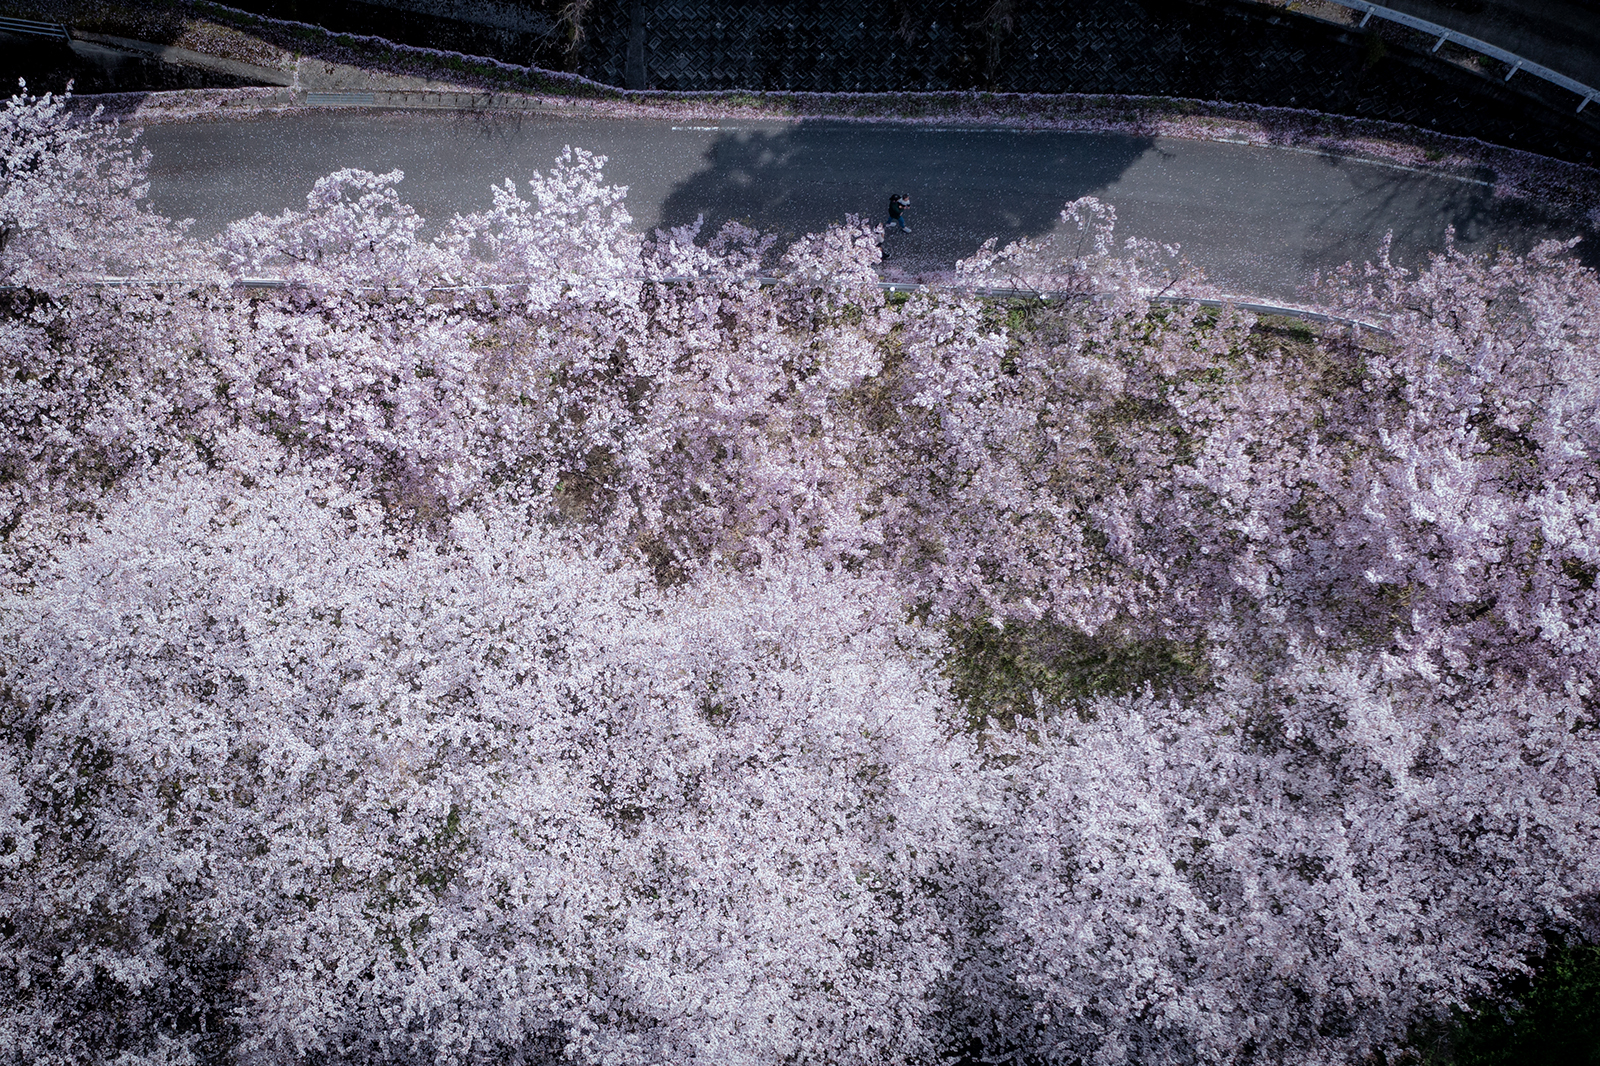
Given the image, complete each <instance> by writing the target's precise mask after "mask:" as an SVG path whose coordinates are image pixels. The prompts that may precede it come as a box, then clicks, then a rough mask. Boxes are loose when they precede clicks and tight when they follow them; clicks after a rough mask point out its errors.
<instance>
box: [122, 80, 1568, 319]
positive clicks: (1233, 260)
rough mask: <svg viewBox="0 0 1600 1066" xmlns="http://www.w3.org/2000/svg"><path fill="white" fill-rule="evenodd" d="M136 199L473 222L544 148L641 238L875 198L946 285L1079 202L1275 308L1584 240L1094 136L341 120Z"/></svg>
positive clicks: (232, 146) (1224, 151)
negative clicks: (1457, 261)
mask: <svg viewBox="0 0 1600 1066" xmlns="http://www.w3.org/2000/svg"><path fill="white" fill-rule="evenodd" d="M143 143H144V144H145V145H146V146H147V147H149V148H150V149H151V151H152V156H153V157H152V160H151V172H150V176H151V183H150V202H151V204H152V205H153V206H154V207H155V209H156V210H158V211H161V212H162V213H164V214H168V215H171V216H174V217H179V218H184V217H192V218H194V219H196V228H195V232H196V233H197V234H198V235H207V234H211V233H215V232H218V231H219V230H221V229H222V228H223V227H224V226H225V225H226V223H227V222H228V221H230V220H232V219H235V218H241V217H245V216H247V215H249V214H251V213H253V212H256V211H265V212H268V213H276V212H278V211H281V210H283V209H284V208H287V207H303V206H304V203H305V199H304V197H305V194H306V192H307V191H309V190H310V188H311V185H312V183H313V182H314V181H315V180H316V179H317V178H318V177H321V176H322V175H324V174H327V173H329V172H330V171H333V170H337V169H339V168H341V167H362V168H366V169H369V170H374V171H380V172H381V171H387V170H392V169H394V168H396V167H398V168H400V169H402V170H403V171H405V175H406V177H405V180H404V182H403V183H402V184H401V186H400V192H401V195H402V196H403V197H404V198H405V199H406V200H407V201H408V202H409V203H411V204H412V205H413V206H414V207H415V208H416V209H417V210H418V211H419V212H420V213H421V214H422V215H424V216H425V217H426V218H428V219H429V220H430V221H431V222H434V223H442V222H443V221H445V220H447V219H448V218H449V217H450V215H451V214H453V213H456V212H463V213H464V212H470V211H475V210H481V209H483V208H486V207H488V206H489V205H490V204H491V202H492V200H491V196H490V192H489V186H491V185H495V184H499V183H501V182H502V181H503V180H504V179H505V178H507V177H510V178H513V179H515V180H517V181H518V182H519V183H520V182H522V181H524V180H525V179H526V178H527V177H528V176H530V175H531V174H532V173H533V172H534V171H536V170H545V169H548V168H549V166H550V164H551V163H552V162H553V161H554V159H555V157H556V156H557V155H558V154H559V153H560V151H561V149H562V147H563V146H564V145H568V144H570V145H573V146H574V147H582V148H587V149H590V150H591V151H595V152H597V153H600V154H603V155H605V156H607V157H608V158H609V162H608V164H607V166H606V174H607V176H608V177H609V179H610V180H612V181H614V182H616V183H618V184H623V185H627V186H628V189H629V192H628V200H627V203H628V208H629V211H630V212H631V214H632V215H633V218H634V223H635V225H636V226H638V227H639V228H640V229H641V230H642V231H645V232H648V231H649V230H651V229H654V228H656V227H663V226H674V225H681V224H683V223H686V222H692V221H693V220H694V219H695V217H696V216H697V215H699V214H704V215H705V216H706V221H707V228H706V230H705V233H706V235H708V236H709V234H710V233H713V232H715V229H716V227H717V226H718V225H720V224H721V222H722V221H723V220H726V219H739V220H741V221H745V222H748V223H749V224H751V225H754V226H756V227H757V228H759V229H762V230H764V231H768V232H776V233H778V234H779V235H780V236H784V237H787V236H793V235H797V234H801V233H806V232H813V231H817V230H820V229H822V228H824V227H825V226H826V225H827V224H828V223H829V222H831V221H835V220H842V219H843V218H844V216H845V215H846V214H847V213H852V212H853V213H858V214H862V215H865V216H868V217H870V218H871V219H872V220H873V221H882V212H883V207H884V205H885V204H886V203H887V200H888V196H889V193H890V192H893V191H904V192H906V193H908V194H910V195H911V197H912V200H913V204H912V207H911V209H910V210H909V211H908V212H907V215H906V221H907V223H908V224H909V225H910V227H911V229H912V232H911V233H910V234H909V235H902V234H900V233H898V232H895V233H891V234H890V235H889V236H888V238H887V244H886V250H887V252H888V255H889V256H890V259H891V262H892V263H893V265H894V266H896V267H898V268H900V269H901V270H904V271H907V272H910V273H915V272H918V271H927V270H941V269H948V268H949V267H950V266H951V265H952V264H953V263H954V262H955V261H956V260H957V259H959V258H961V257H963V256H966V255H969V254H971V252H972V251H973V250H974V249H976V248H977V247H978V246H979V245H980V244H981V243H982V242H983V240H984V239H985V238H987V237H991V236H994V237H999V238H1000V239H1001V243H1002V244H1004V243H1005V242H1006V241H1008V240H1012V239H1015V238H1017V237H1019V236H1023V235H1025V234H1026V235H1039V234H1042V233H1044V232H1047V231H1048V230H1050V229H1051V228H1052V227H1053V226H1055V225H1059V222H1058V221H1057V219H1058V214H1059V212H1060V210H1061V206H1062V204H1063V203H1065V202H1066V201H1069V200H1072V199H1074V198H1076V197H1079V196H1085V195H1093V196H1098V197H1100V198H1101V199H1102V200H1105V201H1107V202H1109V203H1111V204H1113V205H1114V206H1115V207H1116V209H1117V215H1118V227H1117V232H1118V234H1119V236H1141V237H1151V238H1155V239H1159V240H1162V241H1165V242H1168V243H1173V242H1176V243H1181V244H1182V246H1183V248H1184V251H1185V253H1186V254H1187V255H1189V257H1190V258H1191V259H1192V260H1193V261H1194V262H1195V263H1197V264H1198V265H1200V266H1201V268H1202V269H1203V270H1204V271H1205V272H1206V275H1207V277H1208V278H1209V279H1210V280H1211V281H1213V282H1215V283H1217V284H1218V285H1220V286H1221V287H1222V288H1223V289H1224V290H1225V291H1228V292H1232V293H1235V294H1239V295H1250V296H1257V297H1262V298H1273V299H1292V298H1294V297H1295V296H1296V293H1297V289H1298V287H1299V286H1300V285H1301V284H1302V283H1303V282H1305V281H1306V280H1307V279H1308V278H1309V277H1310V275H1311V273H1312V272H1313V271H1315V270H1319V269H1328V268H1331V267H1334V266H1337V265H1339V264H1341V263H1343V262H1345V261H1347V260H1354V261H1356V262H1358V263H1359V262H1361V261H1362V260H1363V259H1367V258H1371V257H1373V256H1374V255H1375V253H1376V249H1377V247H1378V243H1379V241H1380V239H1381V238H1382V236H1383V234H1384V232H1385V231H1387V230H1393V231H1394V234H1395V249H1396V256H1395V257H1396V259H1397V260H1398V261H1400V262H1402V263H1405V264H1407V265H1410V264H1413V263H1417V262H1420V261H1422V260H1423V257H1424V256H1425V253H1426V252H1428V251H1431V250H1437V249H1438V248H1440V247H1441V246H1442V243H1443V235H1444V230H1445V227H1446V226H1447V225H1452V224H1453V225H1454V226H1455V227H1456V231H1457V240H1458V243H1460V244H1461V245H1462V246H1463V247H1465V248H1468V249H1493V248H1494V247H1495V246H1497V245H1501V244H1503V245H1506V246H1509V247H1511V248H1513V249H1516V250H1522V249H1525V248H1527V247H1528V246H1529V245H1530V244H1531V243H1532V242H1534V241H1535V240H1538V239H1541V238H1544V237H1552V236H1553V237H1568V236H1572V235H1573V234H1575V233H1585V235H1586V236H1588V237H1589V238H1590V239H1589V240H1588V241H1587V242H1586V244H1587V246H1588V247H1587V248H1585V249H1583V250H1584V252H1585V253H1586V254H1585V258H1586V259H1587V260H1588V261H1589V262H1590V263H1591V265H1595V264H1596V263H1600V240H1597V239H1595V235H1594V234H1593V233H1589V232H1588V231H1587V230H1586V229H1584V228H1580V226H1579V225H1578V224H1577V223H1575V222H1573V221H1570V220H1566V219H1562V218H1559V217H1553V216H1551V215H1549V214H1547V213H1545V212H1544V211H1542V210H1540V209H1538V208H1536V207H1534V206H1532V205H1529V204H1526V203H1522V202H1517V201H1506V200H1496V199H1495V198H1494V197H1493V196H1492V194H1491V191H1490V189H1489V188H1488V186H1487V185H1486V184H1483V183H1482V182H1477V181H1471V180H1461V179H1454V178H1448V177H1441V176H1435V175H1425V174H1421V173H1417V172H1414V171H1409V170H1406V169H1403V168H1397V167H1393V166H1387V165H1382V164H1376V163H1370V162H1361V161H1357V160H1352V159H1348V158H1340V157H1335V156H1329V155H1323V154H1319V153H1315V152H1307V151H1296V150H1288V149H1278V148H1262V147H1254V146H1249V145H1237V144H1227V143H1216V142H1206V141H1185V140H1177V139H1170V138H1154V139H1151V138H1144V137H1137V136H1126V135H1120V134H1106V133H1068V132H1056V131H1041V132H1019V131H1015V130H1000V129H995V130H980V129H970V128H966V129H963V128H930V127H917V126H910V125H894V124H872V125H868V124H861V123H844V122H817V121H806V122H787V123H785V122H761V123H742V122H717V121H698V122H688V121H682V122H668V121H662V120H651V121H642V120H619V119H604V118H583V119H571V118H565V117H562V116H553V115H543V114H509V113H504V112H500V113H485V114H465V113H447V112H426V111H412V112H380V111H362V110H341V111H331V112H309V111H308V112H299V113H291V114H280V115H263V116H257V117H252V118H248V119H242V120H235V121H229V122H205V123H176V124H171V125H152V126H150V127H148V128H147V129H146V131H145V134H144V138H143Z"/></svg>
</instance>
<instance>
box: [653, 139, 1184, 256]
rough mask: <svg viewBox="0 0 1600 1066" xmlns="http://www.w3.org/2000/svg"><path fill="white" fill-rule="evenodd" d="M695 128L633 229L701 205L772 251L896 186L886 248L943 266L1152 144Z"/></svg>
mask: <svg viewBox="0 0 1600 1066" xmlns="http://www.w3.org/2000/svg"><path fill="white" fill-rule="evenodd" d="M685 126H686V127H688V126H689V124H688V123H685ZM700 129H701V130H703V131H704V133H702V135H706V134H710V135H711V137H712V140H711V143H710V145H709V147H707V148H706V150H705V152H704V154H703V156H702V159H703V165H702V167H701V169H700V170H699V171H697V172H696V173H694V174H693V175H691V176H690V177H689V178H687V179H685V180H683V181H681V182H679V183H677V184H676V185H674V186H673V188H672V190H671V192H670V193H669V194H668V196H667V197H666V199H665V201H664V203H663V205H662V209H661V212H660V214H659V217H657V218H654V219H649V218H640V219H639V220H638V222H639V224H640V226H641V228H643V229H645V230H646V231H648V230H650V229H652V228H657V227H660V228H669V227H673V226H681V225H686V224H689V223H693V222H694V221H695V219H696V217H698V216H702V215H703V216H704V218H705V228H704V229H703V230H702V236H703V237H704V236H709V235H711V234H713V233H715V232H716V231H717V229H719V228H720V227H721V225H722V224H723V223H724V222H727V221H739V222H743V223H745V224H747V225H751V226H754V227H755V228H756V229H759V230H761V231H762V232H765V233H771V234H775V235H776V236H777V237H778V238H779V249H780V250H781V248H782V247H783V246H786V245H787V244H788V243H789V242H790V241H792V240H793V239H795V238H796V237H798V236H801V235H803V234H806V233H816V232H820V231H822V230H824V229H826V228H827V227H828V226H829V225H830V224H832V223H836V222H842V221H844V219H845V216H846V215H849V214H856V215H859V216H862V217H863V218H865V219H866V220H867V221H868V222H871V223H875V224H876V223H882V222H883V221H884V220H885V218H886V217H887V207H888V201H889V196H890V194H891V193H895V192H904V193H906V194H908V195H909V196H910V197H911V207H910V209H909V210H908V211H907V212H906V216H905V218H906V223H907V225H908V226H909V227H910V228H911V230H912V232H911V233H910V234H901V233H899V232H897V231H896V232H893V233H891V234H890V235H889V236H888V237H887V240H886V251H887V253H888V255H889V256H890V257H892V258H895V259H897V260H899V261H900V262H901V263H902V264H903V265H906V266H909V267H911V268H914V269H938V268H943V269H948V267H949V265H950V264H951V263H953V262H954V261H955V260H957V259H960V258H963V257H965V256H968V255H971V254H972V252H973V251H974V250H975V249H977V248H978V246H980V245H981V244H982V243H983V242H984V241H985V240H986V239H988V238H989V237H997V238H999V240H1000V243H1001V244H1002V245H1004V244H1005V243H1006V242H1008V241H1013V240H1016V239H1018V238H1019V237H1025V236H1026V237H1037V236H1040V235H1042V234H1045V233H1047V232H1049V231H1050V230H1051V229H1052V228H1053V227H1054V225H1055V224H1056V222H1057V220H1058V217H1059V215H1060V211H1061V207H1062V205H1063V204H1064V203H1066V202H1067V201H1069V200H1075V199H1077V198H1078V197H1080V196H1085V195H1089V194H1092V193H1095V192H1097V191H1099V190H1103V189H1104V188H1105V187H1106V186H1108V185H1110V184H1111V183H1113V182H1115V181H1116V180H1117V178H1119V177H1120V176H1121V175H1122V174H1123V173H1124V172H1125V171H1126V170H1127V169H1128V167H1129V166H1130V165H1132V163H1133V162H1134V161H1135V160H1137V159H1138V158H1139V157H1140V156H1142V155H1143V154H1145V153H1146V152H1148V151H1151V150H1153V148H1154V144H1153V142H1152V140H1151V139H1150V138H1148V137H1139V136H1128V135H1122V134H1111V133H1083V132H1070V133H1068V132H1063V131H1038V132H1034V131H1018V130H985V129H973V130H959V131H952V130H950V129H949V128H948V127H945V128H943V129H940V130H939V131H938V132H937V135H935V131H934V129H933V128H931V127H919V126H911V125H903V126H902V125H884V124H873V125H866V124H861V125H857V124H852V123H842V122H825V121H816V122H797V123H794V124H790V125H783V126H767V127H755V126H745V127H740V126H738V125H737V124H736V123H733V122H728V121H726V120H724V121H722V122H717V121H715V120H706V121H705V122H704V125H703V126H702V127H700ZM695 132H696V130H695V129H694V128H693V127H689V128H687V129H684V128H680V133H681V135H685V136H689V135H693V134H694V133H695ZM924 264H925V265H924Z"/></svg>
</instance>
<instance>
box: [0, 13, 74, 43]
mask: <svg viewBox="0 0 1600 1066" xmlns="http://www.w3.org/2000/svg"><path fill="white" fill-rule="evenodd" d="M0 33H22V34H27V35H29V36H32V37H49V38H50V39H51V40H55V41H71V40H72V34H70V33H68V32H67V28H66V27H65V26H63V25H61V23H59V22H35V21H33V20H32V19H13V18H0Z"/></svg>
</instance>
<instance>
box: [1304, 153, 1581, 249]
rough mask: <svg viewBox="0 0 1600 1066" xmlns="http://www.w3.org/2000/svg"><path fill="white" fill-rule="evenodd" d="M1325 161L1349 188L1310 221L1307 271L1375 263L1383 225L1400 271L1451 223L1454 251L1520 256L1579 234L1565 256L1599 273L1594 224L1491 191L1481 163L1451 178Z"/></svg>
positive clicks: (1440, 244)
mask: <svg viewBox="0 0 1600 1066" xmlns="http://www.w3.org/2000/svg"><path fill="white" fill-rule="evenodd" d="M1325 161H1326V162H1327V164H1328V165H1329V166H1333V167H1338V168H1341V169H1345V170H1346V171H1348V173H1349V174H1350V178H1351V184H1352V186H1353V188H1352V191H1351V193H1350V195H1349V196H1347V197H1345V198H1344V199H1343V200H1341V201H1340V202H1339V203H1337V204H1335V205H1332V206H1330V207H1328V208H1326V209H1325V210H1324V211H1323V212H1322V217H1320V218H1319V219H1317V220H1315V222H1314V223H1313V225H1312V227H1311V233H1310V239H1309V240H1308V242H1307V246H1306V248H1305V251H1304V253H1303V255H1302V257H1301V262H1302V264H1303V265H1304V267H1305V269H1306V272H1307V273H1309V272H1310V271H1312V270H1320V271H1327V270H1329V269H1331V268H1333V267H1336V266H1338V265H1340V264H1342V263H1345V262H1353V263H1356V264H1358V265H1359V264H1361V263H1363V262H1366V261H1369V260H1371V261H1376V259H1377V256H1378V241H1379V240H1380V239H1381V238H1382V236H1383V234H1384V233H1385V232H1386V231H1391V230H1392V231H1393V233H1394V244H1393V247H1392V249H1391V253H1390V254H1391V258H1392V260H1393V261H1394V262H1396V263H1398V264H1400V265H1401V266H1404V267H1406V268H1407V269H1419V268H1420V269H1426V267H1427V264H1428V256H1429V254H1430V253H1439V252H1442V251H1443V250H1444V236H1445V227H1446V226H1453V227H1455V235H1456V244H1457V247H1459V248H1460V249H1461V250H1462V251H1464V252H1471V253H1487V254H1490V255H1493V254H1494V252H1495V251H1496V249H1497V248H1501V247H1504V248H1505V249H1506V250H1507V251H1510V252H1512V253H1514V254H1517V255H1522V254H1525V253H1527V252H1528V250H1529V249H1531V248H1532V247H1533V246H1534V245H1535V244H1537V243H1539V242H1540V241H1544V240H1567V239H1569V238H1571V237H1574V236H1581V237H1583V238H1584V240H1583V242H1582V243H1581V244H1579V245H1578V246H1577V247H1576V248H1575V249H1573V252H1572V254H1573V257H1574V258H1575V259H1576V260H1577V261H1578V262H1579V263H1581V264H1583V265H1584V266H1586V267H1588V268H1589V269H1591V270H1600V239H1597V238H1600V233H1596V232H1595V227H1594V226H1591V225H1587V224H1585V223H1583V222H1580V221H1578V220H1577V219H1575V218H1573V217H1571V216H1570V215H1568V214H1564V213H1562V212H1560V211H1558V210H1556V209H1553V208H1550V207H1547V206H1544V205H1541V204H1539V203H1536V202H1533V201H1530V200H1526V199H1517V198H1510V197H1503V196H1496V195H1495V194H1494V189H1493V181H1494V177H1495V175H1494V172H1493V171H1492V170H1489V169H1488V168H1480V169H1479V171H1478V173H1476V174H1474V175H1471V176H1464V177H1463V179H1462V180H1452V179H1450V178H1442V177H1440V176H1438V175H1429V174H1421V173H1413V172H1409V171H1404V170H1398V169H1389V168H1386V167H1379V166H1374V165H1372V164H1370V163H1365V162H1358V161H1354V160H1349V159H1342V158H1340V157H1337V156H1328V157H1325ZM1352 234H1360V235H1361V236H1359V237H1358V236H1352Z"/></svg>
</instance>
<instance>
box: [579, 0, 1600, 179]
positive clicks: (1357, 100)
mask: <svg viewBox="0 0 1600 1066" xmlns="http://www.w3.org/2000/svg"><path fill="white" fill-rule="evenodd" d="M987 6H988V4H987V3H986V4H983V5H979V4H975V3H972V2H965V3H963V2H960V0H928V2H926V3H919V4H917V5H915V7H914V8H912V7H911V5H909V4H898V5H897V4H894V3H881V4H876V5H865V4H862V3H861V2H860V0H775V2H774V0H720V2H719V0H596V3H595V5H594V8H593V15H592V21H591V25H590V33H589V44H588V48H587V50H586V53H585V55H584V59H583V63H582V65H581V67H580V70H581V71H582V73H584V74H586V75H588V76H589V77H592V78H594V79H596V80H597V81H603V82H606V83H607V84H612V85H618V86H628V85H629V84H630V81H632V82H634V83H635V85H637V81H638V73H637V72H636V73H635V76H634V78H633V79H630V78H629V77H628V71H627V69H626V53H627V44H628V39H629V37H630V31H632V36H633V37H634V38H635V41H636V42H637V39H638V37H639V36H640V34H639V29H640V28H641V26H642V31H643V32H642V37H643V56H642V59H643V66H644V72H643V77H644V84H645V85H646V86H647V87H649V88H652V89H673V90H705V89H751V90H782V91H797V92H841V91H842V92H851V91H855V92H886V91H910V90H966V89H975V88H981V89H989V90H992V91H1006V92H1036V93H1057V92H1082V93H1127V94H1140V95H1146V94H1148V95H1158V96H1186V97H1197V98H1200V99H1210V100H1230V101H1241V102H1249V103H1259V104H1270V105H1279V106H1284V105H1287V106H1295V107H1305V108H1312V109H1315V110H1321V111H1330V112H1335V113H1340V114H1350V115H1359V116H1362V117H1370V118H1382V119H1387V120H1390V121H1396V122H1404V123H1408V124H1411V125H1419V126H1426V127H1432V128H1435V129H1438V130H1440V131H1442V132H1448V133H1457V134H1462V135H1467V136H1476V137H1480V138H1482V139H1484V140H1489V141H1494V142H1497V143H1502V144H1509V145H1512V146H1515V147H1526V148H1529V149H1530V150H1535V151H1541V152H1546V153H1548V154H1553V155H1558V156H1561V157H1563V158H1569V159H1574V160H1580V161H1591V162H1592V161H1594V160H1595V159H1596V158H1600V121H1597V118H1600V112H1597V115H1596V116H1590V115H1587V114H1585V115H1581V116H1576V117H1574V116H1572V114H1571V112H1572V109H1573V108H1574V107H1575V105H1576V101H1575V100H1574V101H1568V100H1567V99H1566V94H1565V93H1564V91H1563V90H1560V89H1557V88H1555V87H1554V86H1550V87H1545V86H1544V85H1543V84H1542V83H1541V84H1540V85H1531V84H1521V83H1519V84H1518V85H1517V86H1516V87H1515V88H1510V87H1505V86H1503V85H1501V84H1499V83H1498V79H1497V78H1494V77H1489V76H1483V75H1479V74H1473V73H1471V72H1469V71H1465V70H1461V69H1459V68H1456V67H1453V66H1450V65H1448V64H1445V63H1443V62H1440V61H1439V60H1437V59H1436V58H1435V57H1432V56H1429V55H1428V54H1427V51H1426V47H1425V46H1424V47H1423V48H1420V49H1418V48H1413V47H1411V46H1410V45H1411V42H1410V41H1409V40H1408V35H1409V33H1410V31H1406V30H1404V29H1403V28H1400V27H1394V26H1387V25H1378V24H1376V23H1374V24H1373V25H1372V26H1370V27H1369V29H1368V30H1355V29H1349V28H1342V27H1337V26H1331V25H1328V24H1326V23H1322V22H1318V21H1315V20H1312V19H1307V18H1303V17H1300V16H1296V15H1292V14H1288V13H1286V12H1282V11H1279V10H1276V9H1270V8H1265V7H1262V6H1259V5H1251V4H1248V3H1238V2H1235V0H1143V2H1141V0H1094V2H1093V3H1088V2H1084V3H1078V4H1074V3H1050V2H1046V0H1032V2H1029V0H1017V2H1015V3H1013V4H1012V5H1011V8H1012V10H1011V25H1010V31H1009V32H999V33H995V32H991V31H990V27H989V26H988V25H986V24H985V23H984V22H983V21H982V20H981V12H982V11H983V10H984V9H985V8H986V7H987ZM869 8H870V9H872V10H875V11H877V12H880V14H876V15H873V14H864V12H867V11H868V10H869ZM897 8H898V10H897ZM635 51H636V53H637V51H638V44H637V43H636V44H635ZM637 58H639V57H637V56H636V61H637ZM1531 80H1532V79H1524V81H1525V82H1526V81H1531ZM1530 93H1531V94H1532V95H1530ZM1541 96H1542V97H1543V98H1544V99H1546V100H1548V106H1544V105H1542V104H1541V102H1540V98H1541Z"/></svg>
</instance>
